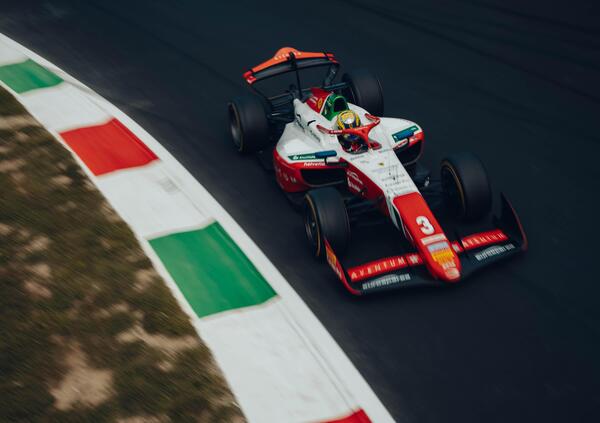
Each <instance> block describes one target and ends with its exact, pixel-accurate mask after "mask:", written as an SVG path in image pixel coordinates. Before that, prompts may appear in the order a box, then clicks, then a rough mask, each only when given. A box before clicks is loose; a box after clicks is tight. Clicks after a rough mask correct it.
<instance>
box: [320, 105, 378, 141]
mask: <svg viewBox="0 0 600 423" xmlns="http://www.w3.org/2000/svg"><path fill="white" fill-rule="evenodd" d="M365 117H366V118H367V119H369V120H370V121H371V123H369V124H368V125H363V126H359V127H357V128H347V129H327V128H325V127H324V126H322V125H317V129H318V130H319V131H321V132H323V133H324V134H329V135H356V136H358V137H360V138H362V140H363V141H364V142H365V143H366V144H367V147H368V148H372V147H374V145H373V143H371V142H370V141H369V132H371V129H373V128H374V127H376V126H377V125H379V123H380V122H381V119H380V118H378V117H377V116H373V115H370V114H368V113H366V114H365Z"/></svg>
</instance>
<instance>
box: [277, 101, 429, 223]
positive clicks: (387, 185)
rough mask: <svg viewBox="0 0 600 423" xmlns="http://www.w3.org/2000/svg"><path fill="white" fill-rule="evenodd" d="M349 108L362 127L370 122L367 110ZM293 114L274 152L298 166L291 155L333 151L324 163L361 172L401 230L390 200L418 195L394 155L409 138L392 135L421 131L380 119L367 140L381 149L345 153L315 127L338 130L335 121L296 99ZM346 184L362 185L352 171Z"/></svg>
mask: <svg viewBox="0 0 600 423" xmlns="http://www.w3.org/2000/svg"><path fill="white" fill-rule="evenodd" d="M348 106H349V108H350V109H351V110H353V111H355V112H356V113H357V114H358V115H359V117H360V119H361V122H362V124H363V125H365V124H368V123H369V122H370V121H369V119H368V118H367V117H366V116H365V114H366V113H367V111H366V110H364V109H362V108H360V107H358V106H356V105H354V104H350V103H349V104H348ZM294 114H295V116H296V119H295V121H294V122H290V123H288V124H287V125H286V127H285V129H284V131H283V134H282V135H281V138H280V140H279V142H278V143H277V147H276V150H277V153H278V154H279V155H280V157H281V158H282V159H283V160H285V161H286V162H288V163H290V164H293V163H297V161H294V160H293V159H292V158H290V157H293V156H294V155H296V156H301V155H303V154H311V153H315V152H318V151H330V150H335V151H336V153H337V156H336V157H331V158H328V159H327V162H328V163H330V164H333V163H335V162H337V161H339V160H340V158H343V159H344V160H345V161H347V162H348V163H351V164H352V166H354V167H356V168H357V169H358V170H360V172H362V173H363V174H364V175H365V176H366V177H367V178H369V179H370V180H371V182H372V183H374V184H376V185H377V186H379V187H380V188H381V190H382V191H383V193H384V195H385V198H386V202H387V205H388V209H389V210H390V217H391V219H392V221H393V223H394V224H395V225H396V226H397V227H398V228H400V229H403V228H402V225H401V223H400V222H397V221H396V213H393V205H392V200H393V199H394V198H396V197H398V196H401V195H405V194H409V193H412V192H418V189H417V187H416V185H415V184H414V182H413V180H412V178H411V177H410V175H409V174H408V172H407V171H406V169H405V168H404V166H403V165H402V163H401V162H400V160H398V157H397V156H396V154H395V152H394V147H396V148H398V147H400V146H402V145H404V144H406V143H408V139H404V140H399V141H395V140H394V139H393V137H392V134H394V133H397V132H399V131H402V130H405V129H408V128H411V127H413V126H416V127H417V128H418V129H417V131H416V132H417V133H418V132H421V131H422V129H421V128H420V127H419V126H418V125H417V124H416V123H414V122H412V121H409V120H405V119H396V118H383V117H382V118H380V119H381V122H380V123H379V125H377V126H375V127H374V128H373V129H372V130H371V132H370V133H369V138H370V139H371V140H372V141H376V142H378V143H379V144H381V148H380V149H378V150H374V149H369V150H368V151H366V152H364V153H358V154H353V153H349V152H347V151H345V150H344V148H343V147H342V145H341V144H340V142H339V141H338V137H337V136H336V135H329V134H325V133H323V132H321V131H320V130H319V129H318V128H317V125H321V126H323V127H325V128H328V129H338V128H337V127H336V125H335V119H333V120H332V121H329V120H327V118H325V117H324V116H323V115H321V114H320V113H317V112H315V111H314V110H313V109H311V108H310V107H309V106H307V105H306V104H305V103H302V102H301V101H299V100H297V99H296V100H294ZM302 161H303V162H311V161H314V162H319V163H322V162H323V159H322V158H319V159H306V158H302ZM347 182H348V187H349V189H352V188H353V185H354V187H355V188H358V187H356V184H358V183H360V182H363V183H364V181H361V179H360V177H359V176H358V175H357V174H356V173H355V172H353V171H352V170H348V172H347Z"/></svg>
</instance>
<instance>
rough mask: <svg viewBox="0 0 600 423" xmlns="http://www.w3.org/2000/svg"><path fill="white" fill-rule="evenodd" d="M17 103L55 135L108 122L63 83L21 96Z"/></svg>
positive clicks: (99, 110)
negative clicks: (20, 103) (21, 104)
mask: <svg viewBox="0 0 600 423" xmlns="http://www.w3.org/2000/svg"><path fill="white" fill-rule="evenodd" d="M21 101H22V102H23V104H25V107H27V109H28V110H30V111H31V113H32V114H33V115H34V116H35V117H36V119H37V120H39V121H40V123H41V124H42V125H44V126H45V127H47V128H49V129H51V130H54V131H56V132H64V131H67V130H69V129H76V128H81V127H85V126H93V125H100V124H103V123H106V122H108V121H109V120H110V119H111V118H112V116H111V115H110V114H109V113H108V112H106V110H104V109H102V108H101V107H98V105H97V104H95V103H94V102H92V101H90V100H89V98H88V97H87V96H86V95H84V94H83V93H82V92H81V91H80V89H79V88H77V87H74V86H73V85H71V84H69V83H66V82H63V83H61V84H58V85H55V86H53V87H48V88H42V89H39V90H32V91H29V92H26V93H23V94H21Z"/></svg>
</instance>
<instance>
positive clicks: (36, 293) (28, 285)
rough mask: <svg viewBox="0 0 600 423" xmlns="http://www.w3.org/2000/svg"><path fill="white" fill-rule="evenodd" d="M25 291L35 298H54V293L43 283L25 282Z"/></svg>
mask: <svg viewBox="0 0 600 423" xmlns="http://www.w3.org/2000/svg"><path fill="white" fill-rule="evenodd" d="M23 287H24V288H25V290H26V291H27V292H28V293H29V294H31V295H32V296H33V297H34V298H38V299H40V298H41V299H48V298H51V297H52V291H50V290H49V289H48V288H47V287H45V286H44V285H42V284H41V283H38V282H34V281H25V283H24V284H23Z"/></svg>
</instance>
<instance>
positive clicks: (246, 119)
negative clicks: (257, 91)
mask: <svg viewBox="0 0 600 423" xmlns="http://www.w3.org/2000/svg"><path fill="white" fill-rule="evenodd" d="M227 111H228V115H229V128H230V131H231V138H232V140H233V144H234V146H235V148H236V149H237V150H238V152H240V153H242V154H250V153H256V152H258V151H260V150H262V149H264V148H265V147H266V146H267V145H268V144H269V141H270V140H269V135H270V128H269V121H268V119H267V111H266V107H265V105H264V102H263V101H262V100H261V99H260V98H258V97H257V96H252V95H248V96H242V97H236V98H234V99H233V100H232V101H231V102H230V103H229V104H228V105H227Z"/></svg>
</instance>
